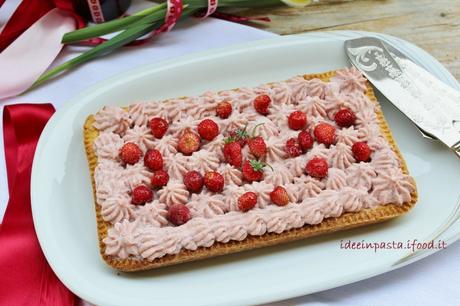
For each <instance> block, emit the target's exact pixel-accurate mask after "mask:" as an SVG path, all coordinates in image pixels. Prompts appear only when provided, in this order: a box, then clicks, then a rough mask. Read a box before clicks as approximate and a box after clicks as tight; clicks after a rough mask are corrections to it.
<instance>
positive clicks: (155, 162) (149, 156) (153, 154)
mask: <svg viewBox="0 0 460 306" xmlns="http://www.w3.org/2000/svg"><path fill="white" fill-rule="evenodd" d="M144 165H145V166H146V167H147V168H149V169H150V170H152V171H156V170H160V169H163V156H162V155H161V153H160V151H158V150H155V149H150V150H147V152H145V155H144Z"/></svg>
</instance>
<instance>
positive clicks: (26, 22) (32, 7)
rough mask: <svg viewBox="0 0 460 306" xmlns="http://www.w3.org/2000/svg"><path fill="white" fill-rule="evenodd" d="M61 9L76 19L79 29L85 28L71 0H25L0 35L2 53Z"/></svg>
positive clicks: (0, 50)
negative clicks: (45, 16) (33, 25)
mask: <svg viewBox="0 0 460 306" xmlns="http://www.w3.org/2000/svg"><path fill="white" fill-rule="evenodd" d="M1 1H3V0H0V6H1V4H2V3H1ZM55 7H57V8H60V9H62V10H65V11H67V12H69V13H71V14H72V15H73V16H74V17H75V21H76V23H77V28H82V27H84V26H85V22H84V20H83V19H82V18H81V17H80V16H78V15H77V14H76V13H75V10H74V7H73V4H72V1H71V0H23V1H22V2H21V4H20V5H19V6H18V8H17V9H16V11H15V12H14V13H13V15H12V16H11V18H10V19H9V20H8V22H7V23H6V25H5V27H4V28H3V31H2V32H1V33H0V52H2V51H3V50H4V49H5V48H6V47H8V46H9V45H10V44H11V43H12V42H13V41H14V40H15V39H16V38H18V36H19V35H21V34H22V33H23V32H24V31H25V30H27V29H28V28H29V27H30V26H31V25H32V24H34V23H35V22H36V21H37V20H38V19H40V18H41V17H42V16H43V15H45V14H46V13H48V12H49V11H50V10H51V9H53V8H55Z"/></svg>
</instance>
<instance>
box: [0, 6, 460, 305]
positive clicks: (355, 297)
mask: <svg viewBox="0 0 460 306" xmlns="http://www.w3.org/2000/svg"><path fill="white" fill-rule="evenodd" d="M18 2H19V1H15V0H8V1H7V2H6V3H5V4H4V7H2V9H1V10H0V26H1V25H2V24H4V22H5V21H6V20H7V18H8V16H9V14H11V12H12V11H13V10H14V8H15V6H16V5H17V3H18ZM145 5H146V3H144V1H134V4H133V6H132V8H131V10H132V11H136V10H138V9H139V8H141V7H143V6H145ZM356 5H357V6H358V5H359V4H358V3H357V4H356ZM272 36H274V34H271V33H267V32H262V31H259V30H256V29H253V28H249V27H246V26H242V25H237V24H234V23H229V22H224V21H219V20H215V19H208V20H205V21H202V22H199V21H189V22H187V23H186V24H185V25H182V26H179V27H177V28H175V29H174V30H173V32H171V33H169V34H166V35H162V36H161V37H159V38H156V39H155V40H154V41H152V42H151V43H149V44H146V45H144V46H142V47H136V48H131V49H125V51H123V52H118V53H117V54H113V55H110V56H106V57H104V58H102V59H99V60H97V61H94V62H92V63H90V64H87V65H85V66H83V67H81V68H79V69H77V70H74V71H72V72H71V73H68V74H67V75H65V76H62V77H61V78H59V79H58V80H56V81H53V82H50V83H49V84H47V85H45V86H43V87H41V88H39V89H37V90H34V91H32V92H30V93H28V94H27V95H24V96H20V97H15V98H12V99H4V100H0V103H1V104H2V105H5V104H11V103H21V102H22V103H45V102H52V103H53V104H54V105H55V107H56V108H59V107H60V106H61V105H63V104H64V103H65V102H66V101H67V100H68V99H69V98H70V97H72V96H74V95H75V94H77V93H78V92H80V91H82V90H84V89H85V88H87V87H88V86H90V85H91V84H93V83H95V82H97V81H99V80H102V79H106V78H107V77H109V76H112V75H114V74H117V73H119V72H122V71H126V70H128V69H131V68H135V67H139V66H141V65H143V64H146V63H152V62H155V61H159V60H162V59H166V58H171V57H175V56H180V55H184V54H188V53H191V52H196V51H200V50H204V49H209V48H213V47H223V46H225V45H231V44H234V43H238V42H244V41H251V40H256V39H263V38H269V37H272ZM79 51H80V50H79V49H78V48H68V49H66V50H65V52H63V53H62V55H61V56H60V57H59V59H58V61H57V62H62V61H63V60H65V59H68V58H71V57H73V56H75V54H78V52H79ZM0 86H1V84H0ZM2 112H3V109H2V110H0V124H1V120H2V119H1V118H2ZM0 135H1V136H0V145H1V146H3V133H0ZM7 200H8V187H7V180H6V172H5V165H4V151H3V150H0V219H1V218H2V217H3V213H4V209H5V207H6V203H7ZM420 226H423V224H421V225H420ZM350 252H357V251H356V250H354V251H353V250H350ZM459 259H460V243H456V244H454V245H451V246H449V247H448V248H447V249H446V250H444V251H441V252H438V253H437V254H435V255H433V256H430V257H428V258H425V259H423V260H421V261H419V262H416V263H414V264H412V265H410V266H407V267H404V268H401V269H399V270H396V271H393V272H389V273H386V274H383V275H380V276H377V277H374V278H371V279H368V280H364V281H361V282H358V283H355V284H350V285H347V286H342V287H340V288H336V289H332V290H327V291H324V292H320V293H316V294H311V295H308V296H304V297H299V298H295V299H291V300H286V301H282V302H277V303H273V304H270V305H387V304H388V305H460V292H459V284H460V260H459ZM0 277H1V276H0ZM307 277H311V278H314V277H315V275H308V276H307ZM286 286H289V284H286Z"/></svg>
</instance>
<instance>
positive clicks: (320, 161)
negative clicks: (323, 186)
mask: <svg viewBox="0 0 460 306" xmlns="http://www.w3.org/2000/svg"><path fill="white" fill-rule="evenodd" d="M328 170H329V165H328V164H327V161H326V160H325V159H324V158H321V157H313V158H312V159H311V160H309V161H308V163H307V165H306V167H305V172H307V174H308V175H310V176H313V177H316V178H320V179H321V178H323V177H326V176H327V173H328Z"/></svg>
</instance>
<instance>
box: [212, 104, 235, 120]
mask: <svg viewBox="0 0 460 306" xmlns="http://www.w3.org/2000/svg"><path fill="white" fill-rule="evenodd" d="M231 114H232V105H231V104H230V102H227V101H224V102H219V103H218V104H217V107H216V115H217V116H218V117H219V118H220V119H227V118H228V117H230V115H231Z"/></svg>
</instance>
